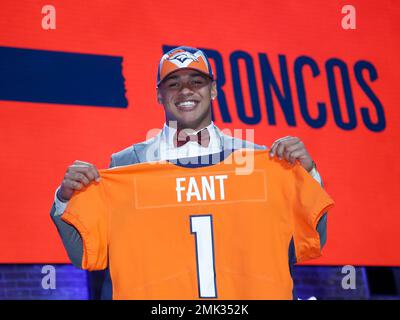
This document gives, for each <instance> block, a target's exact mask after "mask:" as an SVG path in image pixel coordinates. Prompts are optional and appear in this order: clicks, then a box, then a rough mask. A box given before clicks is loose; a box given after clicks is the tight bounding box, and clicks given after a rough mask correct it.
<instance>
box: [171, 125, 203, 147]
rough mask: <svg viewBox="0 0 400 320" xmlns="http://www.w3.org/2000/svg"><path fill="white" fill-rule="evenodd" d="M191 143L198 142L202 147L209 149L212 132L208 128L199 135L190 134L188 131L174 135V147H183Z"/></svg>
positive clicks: (198, 133) (177, 132)
mask: <svg viewBox="0 0 400 320" xmlns="http://www.w3.org/2000/svg"><path fill="white" fill-rule="evenodd" d="M189 141H196V142H197V143H198V144H199V145H201V146H202V147H205V148H206V147H208V145H209V144H210V132H209V131H208V129H207V128H204V129H202V130H200V131H199V132H197V133H194V134H190V133H188V132H187V130H179V129H178V130H177V131H176V133H175V135H174V146H175V147H178V148H179V147H182V146H183V145H185V144H186V143H188V142H189Z"/></svg>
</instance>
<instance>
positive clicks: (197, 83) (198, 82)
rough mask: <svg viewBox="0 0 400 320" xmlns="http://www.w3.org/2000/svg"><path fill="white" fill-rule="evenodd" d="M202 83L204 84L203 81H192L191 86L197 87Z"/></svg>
mask: <svg viewBox="0 0 400 320" xmlns="http://www.w3.org/2000/svg"><path fill="white" fill-rule="evenodd" d="M203 83H204V81H202V80H194V81H193V84H194V85H197V86H198V85H202V84H203Z"/></svg>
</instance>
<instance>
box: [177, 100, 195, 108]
mask: <svg viewBox="0 0 400 320" xmlns="http://www.w3.org/2000/svg"><path fill="white" fill-rule="evenodd" d="M195 104H196V102H195V101H183V102H179V103H177V104H176V105H177V106H178V107H193V106H194V105H195Z"/></svg>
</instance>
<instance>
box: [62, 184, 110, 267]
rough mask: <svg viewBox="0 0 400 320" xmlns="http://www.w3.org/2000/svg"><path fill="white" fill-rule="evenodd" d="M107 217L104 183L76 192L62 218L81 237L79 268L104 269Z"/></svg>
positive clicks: (105, 264)
mask: <svg viewBox="0 0 400 320" xmlns="http://www.w3.org/2000/svg"><path fill="white" fill-rule="evenodd" d="M107 216H108V215H107V205H106V194H105V190H104V183H103V182H102V181H100V182H99V183H97V184H96V183H91V184H90V185H89V186H88V187H87V188H86V189H84V190H82V191H80V192H77V193H75V194H74V195H73V197H72V198H71V200H70V201H69V203H68V206H67V208H66V209H65V212H64V213H63V215H62V217H61V218H62V220H64V221H65V222H67V223H69V224H71V225H73V226H74V227H75V228H76V229H77V230H78V232H79V234H80V235H81V238H82V243H83V256H82V269H85V270H90V271H92V270H103V269H105V268H106V267H107V252H108V250H107V249H108V247H107V244H108V231H107V227H108V223H107V220H108V218H107Z"/></svg>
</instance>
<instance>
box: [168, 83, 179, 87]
mask: <svg viewBox="0 0 400 320" xmlns="http://www.w3.org/2000/svg"><path fill="white" fill-rule="evenodd" d="M177 86H178V82H170V83H168V87H170V88H176V87H177Z"/></svg>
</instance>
